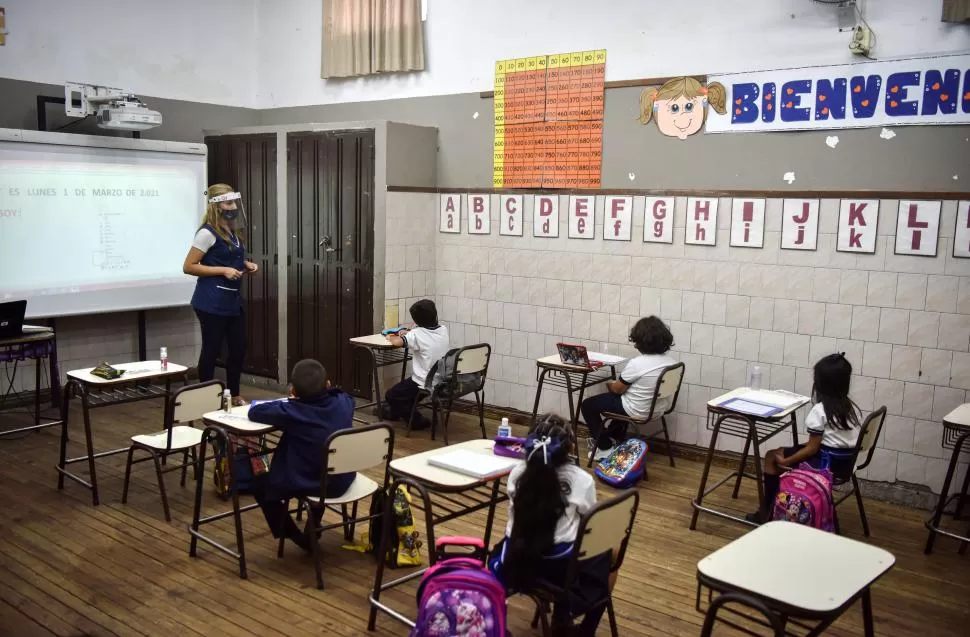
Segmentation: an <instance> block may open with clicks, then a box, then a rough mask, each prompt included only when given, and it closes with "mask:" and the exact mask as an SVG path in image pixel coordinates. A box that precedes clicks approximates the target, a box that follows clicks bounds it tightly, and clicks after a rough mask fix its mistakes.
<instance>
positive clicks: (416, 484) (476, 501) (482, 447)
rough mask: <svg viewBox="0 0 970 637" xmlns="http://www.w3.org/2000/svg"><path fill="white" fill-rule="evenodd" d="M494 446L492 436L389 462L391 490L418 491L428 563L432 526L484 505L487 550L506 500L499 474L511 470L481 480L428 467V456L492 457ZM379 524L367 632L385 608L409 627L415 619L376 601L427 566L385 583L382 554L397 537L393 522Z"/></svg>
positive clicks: (387, 515)
mask: <svg viewBox="0 0 970 637" xmlns="http://www.w3.org/2000/svg"><path fill="white" fill-rule="evenodd" d="M494 445H495V443H494V442H493V441H491V440H469V441H467V442H461V443H458V444H454V445H448V446H446V447H439V448H438V449H432V450H430V451H425V452H423V453H418V454H414V455H413V456H405V457H403V458H398V459H396V460H393V461H391V466H390V471H391V478H392V485H391V491H390V492H391V493H396V492H397V487H398V485H402V486H404V487H405V488H408V489H411V488H413V489H415V490H417V491H418V493H419V494H420V497H421V504H422V508H423V509H424V516H425V526H426V531H425V532H426V533H427V535H426V537H425V542H424V545H425V547H426V548H427V549H428V564H429V566H433V565H434V563H435V557H436V556H435V548H434V547H435V535H434V527H435V526H437V525H439V524H443V523H445V522H448V521H449V520H454V519H455V518H458V517H461V516H464V515H468V514H469V513H474V512H476V511H481V510H482V509H486V508H487V509H488V517H487V518H486V521H485V535H484V540H485V546H486V548H487V547H488V546H489V539H490V536H491V534H492V523H493V522H494V519H495V506H496V505H497V504H498V503H499V502H503V501H505V500H507V499H508V496H507V495H505V494H503V493H501V492H500V490H499V486H500V485H501V482H502V478H504V477H506V476H507V475H508V473H510V472H511V469H509V471H508V472H505V473H502V474H501V475H494V476H489V477H487V478H484V479H482V478H475V477H472V476H467V475H465V474H462V473H458V472H456V471H449V470H448V469H442V468H440V467H435V466H432V465H430V464H428V458H430V457H432V456H436V455H442V454H446V453H450V452H452V451H455V450H459V449H461V450H465V451H471V452H474V453H480V454H483V455H492V447H494ZM489 483H491V487H489ZM432 492H433V493H435V494H437V495H439V496H440V497H439V498H438V499H439V500H442V501H443V502H444V504H443V503H442V502H438V503H437V506H438V508H439V509H441V510H442V511H443V514H438V515H435V513H434V510H433V509H432V507H433V506H434V505H433V503H432V501H431V493H432ZM458 494H461V495H462V497H463V499H464V500H465V501H460V500H458V499H456V498H454V497H451V496H456V495H458ZM392 500H393V498H388V499H387V508H386V509H385V510H384V519H385V521H389V520H393V519H394V514H393V511H392V509H391V507H392ZM451 507H453V508H451ZM383 526H384V530H385V533H384V534H383V537H381V539H380V543H381V544H380V545H381V549H380V551H379V553H378V555H380V556H381V557H380V558H379V559H378V560H377V572H376V573H375V575H374V588H373V590H371V594H370V598H369V600H370V617H369V619H368V622H367V630H374V628H375V626H376V622H377V611H378V610H381V611H384V612H385V613H387V614H388V615H390V616H391V617H393V618H394V619H396V620H398V621H400V622H402V623H404V624H405V625H407V626H410V627H412V628H413V627H414V621H413V620H411V619H409V618H408V617H407V616H405V615H403V614H401V613H400V612H398V611H396V610H394V609H392V608H391V607H390V606H387V605H386V604H384V603H383V602H381V601H380V597H381V593H382V592H384V591H386V590H388V589H391V588H394V587H396V586H399V585H401V584H404V583H405V582H409V581H411V580H414V579H417V578H419V577H421V576H422V575H423V574H424V572H425V571H427V570H428V569H427V568H422V569H419V570H417V571H415V572H413V573H409V574H407V575H405V576H403V577H400V578H398V579H395V580H393V581H390V582H387V583H384V568H385V563H386V560H385V559H384V557H385V556H386V555H387V552H388V550H390V542H391V541H394V542H396V541H397V538H396V537H395V538H393V539H392V537H391V535H390V534H391V529H392V528H393V524H391V523H389V522H385V523H384V525H383Z"/></svg>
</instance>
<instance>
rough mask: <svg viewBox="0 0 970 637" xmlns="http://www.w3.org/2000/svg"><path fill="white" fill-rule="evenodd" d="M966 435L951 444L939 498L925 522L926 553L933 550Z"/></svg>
mask: <svg viewBox="0 0 970 637" xmlns="http://www.w3.org/2000/svg"><path fill="white" fill-rule="evenodd" d="M968 436H970V434H963V435H962V436H960V437H959V438H957V441H956V443H955V444H954V445H953V455H952V456H950V465H949V466H948V467H947V470H946V477H945V478H944V479H943V488H941V489H940V499H939V501H938V502H937V503H936V510H935V511H934V512H933V517H932V518H930V519H929V521H928V522H927V523H926V526H927V528H928V529H929V530H930V535H929V537H928V538H926V546H925V547H924V548H923V552H924V553H926V554H929V553H932V552H933V544H934V543H935V542H936V534H937V530H938V529H939V528H940V521H941V520H942V519H943V511H944V509H946V503H947V499H948V496H949V493H950V484H951V483H952V482H953V476H954V475H956V470H957V462H958V461H959V460H960V452H961V451H962V450H963V443H964V442H966V440H967V437H968ZM967 475H968V476H970V471H968V472H967ZM966 488H967V480H964V490H965V489H966ZM961 548H962V547H961Z"/></svg>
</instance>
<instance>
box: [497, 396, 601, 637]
mask: <svg viewBox="0 0 970 637" xmlns="http://www.w3.org/2000/svg"><path fill="white" fill-rule="evenodd" d="M573 440H574V438H573V432H572V429H571V427H570V426H569V424H568V423H566V422H565V421H563V419H562V418H560V417H559V416H554V415H547V416H545V417H543V418H541V419H540V420H539V422H538V423H537V424H536V425H535V427H534V428H533V429H532V431H531V432H530V433H529V437H528V439H527V440H526V443H525V455H526V460H525V462H524V463H523V464H521V465H519V466H517V467H516V468H515V469H513V470H512V473H511V474H509V479H508V489H507V490H508V495H509V520H508V524H507V525H506V527H505V538H504V539H503V540H502V541H501V542H499V544H498V545H497V546H496V547H495V549H494V550H493V553H492V557H491V559H490V560H489V567H490V568H491V569H492V572H493V573H495V575H496V577H498V579H499V581H501V582H502V584H503V585H504V586H505V587H506V588H507V589H509V591H512V592H517V591H521V592H528V591H529V590H530V589H531V588H532V587H533V586H534V585H535V584H536V583H537V582H548V583H550V584H553V585H555V586H562V585H563V584H564V583H565V579H566V567H567V565H568V563H569V558H570V557H571V554H572V548H573V543H574V542H575V541H576V535H577V533H578V532H579V521H580V518H581V517H582V516H583V514H584V513H586V512H587V511H589V510H590V509H591V508H592V507H593V506H594V505H595V504H596V485H595V483H594V482H593V478H592V477H591V476H590V475H589V474H588V473H586V472H585V471H583V470H582V469H580V468H579V467H578V466H576V463H574V462H573V461H571V459H570V453H571V452H572V450H573ZM580 569H581V572H580V575H579V577H577V578H576V582H577V586H579V585H581V589H574V590H572V591H570V592H571V593H572V594H571V596H570V597H571V599H572V603H571V604H570V606H571V607H572V608H569V607H566V608H561V607H560V606H559V605H557V606H556V608H555V609H554V611H553V626H557V625H560V624H561V623H566V622H568V621H569V616H570V615H572V616H576V615H579V614H581V613H582V612H583V611H584V610H585V616H584V617H583V621H582V624H581V625H580V626H579V627H578V628H579V631H578V633H576V634H579V635H593V634H595V632H596V626H597V625H598V624H599V621H600V618H601V617H602V615H603V610H604V609H605V606H603V605H599V606H597V607H595V608H584V604H583V600H587V599H588V600H599V599H603V598H604V597H605V592H606V591H607V590H608V588H607V587H609V588H612V586H611V584H612V582H610V581H609V580H610V573H609V570H610V555H609V554H608V553H606V554H604V555H601V556H598V557H593V558H592V559H586V560H583V561H581V562H580Z"/></svg>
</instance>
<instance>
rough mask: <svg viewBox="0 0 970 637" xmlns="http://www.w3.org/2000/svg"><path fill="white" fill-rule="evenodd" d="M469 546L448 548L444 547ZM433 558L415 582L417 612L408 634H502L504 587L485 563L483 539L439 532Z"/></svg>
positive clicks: (493, 636)
mask: <svg viewBox="0 0 970 637" xmlns="http://www.w3.org/2000/svg"><path fill="white" fill-rule="evenodd" d="M450 546H453V547H466V548H468V547H471V548H472V549H473V552H471V553H468V552H467V551H465V552H462V553H456V554H450V553H448V551H447V549H448V547H450ZM435 549H436V551H437V558H438V561H437V563H436V564H435V565H434V566H432V567H431V568H429V569H428V570H427V571H426V572H425V574H424V576H423V577H422V578H421V583H420V584H419V585H418V618H417V621H416V622H415V625H414V629H413V630H412V631H411V637H452V636H456V635H464V636H467V637H506V635H507V633H506V628H505V625H506V623H505V614H506V605H505V588H504V587H503V586H502V584H501V583H500V582H499V581H498V579H496V577H495V575H493V574H492V572H491V571H489V570H488V567H487V566H486V565H485V561H486V559H487V555H488V554H487V552H486V550H485V543H484V542H482V541H481V540H479V539H475V538H467V537H443V538H440V539H439V540H438V541H437V542H436V545H435Z"/></svg>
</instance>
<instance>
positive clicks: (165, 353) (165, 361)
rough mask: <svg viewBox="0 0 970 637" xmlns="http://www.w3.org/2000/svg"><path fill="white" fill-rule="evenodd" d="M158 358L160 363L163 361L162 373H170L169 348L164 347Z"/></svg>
mask: <svg viewBox="0 0 970 637" xmlns="http://www.w3.org/2000/svg"><path fill="white" fill-rule="evenodd" d="M158 358H159V360H160V361H162V371H163V372H167V371H168V348H167V347H163V348H162V349H161V350H160V351H159V353H158Z"/></svg>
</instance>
